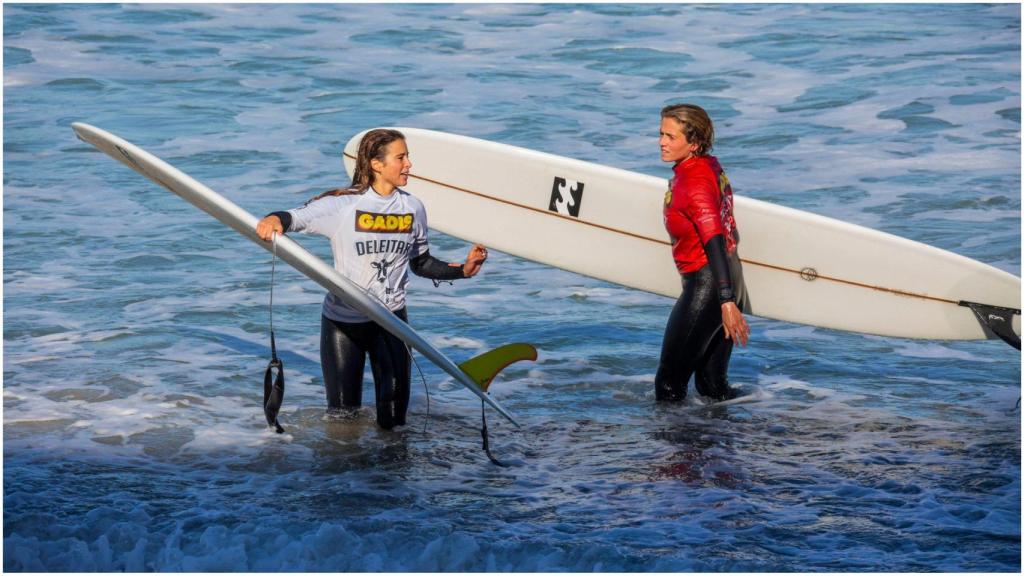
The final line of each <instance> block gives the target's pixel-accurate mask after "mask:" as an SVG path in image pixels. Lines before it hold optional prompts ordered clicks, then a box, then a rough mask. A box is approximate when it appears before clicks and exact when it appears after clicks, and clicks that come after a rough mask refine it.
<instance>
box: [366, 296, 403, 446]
mask: <svg viewBox="0 0 1024 576" xmlns="http://www.w3.org/2000/svg"><path fill="white" fill-rule="evenodd" d="M395 315H396V316H398V317H399V318H401V319H402V321H403V322H408V317H407V315H406V311H405V309H404V308H403V309H401V310H398V311H396V312H395ZM374 327H375V328H376V332H377V334H376V337H375V338H374V341H373V345H372V346H371V347H370V348H369V353H370V370H371V371H372V372H373V383H374V390H375V392H376V399H377V424H378V425H379V426H380V427H381V428H385V429H390V428H393V427H395V426H402V425H404V424H405V415H406V412H407V411H408V409H409V393H410V380H411V372H410V358H409V350H408V348H406V347H405V343H404V342H402V341H401V340H400V339H398V338H397V337H396V336H394V335H392V334H391V333H390V332H388V331H387V330H384V329H383V328H381V327H380V326H378V325H377V324H374Z"/></svg>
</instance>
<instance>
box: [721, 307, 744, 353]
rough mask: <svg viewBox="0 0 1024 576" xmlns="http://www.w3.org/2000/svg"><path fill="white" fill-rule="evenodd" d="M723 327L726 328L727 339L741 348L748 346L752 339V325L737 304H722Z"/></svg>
mask: <svg viewBox="0 0 1024 576" xmlns="http://www.w3.org/2000/svg"><path fill="white" fill-rule="evenodd" d="M722 327H723V328H725V337H726V338H727V339H729V340H732V341H733V342H735V343H737V344H739V345H740V346H746V345H747V340H749V339H750V325H748V324H747V320H746V319H745V318H744V317H743V312H740V309H739V307H738V306H736V303H735V302H726V303H725V304H722Z"/></svg>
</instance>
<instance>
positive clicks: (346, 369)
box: [320, 316, 376, 410]
mask: <svg viewBox="0 0 1024 576" xmlns="http://www.w3.org/2000/svg"><path fill="white" fill-rule="evenodd" d="M375 326H376V325H375V324H373V323H372V322H355V323H349V322H338V321H336V320H331V319H330V318H328V317H326V316H321V317H320V366H321V368H322V369H323V373H324V388H325V389H326V392H327V408H328V409H329V410H330V409H335V410H336V409H339V408H341V407H342V406H347V407H350V408H358V407H359V406H362V404H363V367H364V366H365V365H366V351H367V348H368V346H369V345H371V344H372V343H373V342H374V341H375V339H376V331H375V330H374V329H373V328H374V327H375Z"/></svg>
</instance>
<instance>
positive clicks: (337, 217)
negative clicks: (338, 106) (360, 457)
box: [256, 129, 487, 429]
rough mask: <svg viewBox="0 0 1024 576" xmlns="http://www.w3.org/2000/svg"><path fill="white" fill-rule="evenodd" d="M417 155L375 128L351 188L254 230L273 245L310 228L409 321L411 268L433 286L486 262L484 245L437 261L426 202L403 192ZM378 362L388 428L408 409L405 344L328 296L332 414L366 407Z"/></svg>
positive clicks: (381, 418) (347, 272) (338, 264)
mask: <svg viewBox="0 0 1024 576" xmlns="http://www.w3.org/2000/svg"><path fill="white" fill-rule="evenodd" d="M411 168H412V162H410V160H409V149H408V147H407V146H406V142H405V136H404V135H402V133H401V132H399V131H397V130H388V129H378V130H371V131H369V132H367V133H366V134H365V135H364V136H363V138H362V140H361V141H360V143H359V152H358V154H357V158H356V168H355V171H354V172H353V176H352V183H351V185H350V186H349V187H348V188H339V189H335V190H329V191H327V192H324V193H323V194H320V195H318V196H316V197H314V198H312V199H310V200H309V201H308V202H306V203H305V204H304V205H303V206H300V207H298V208H295V209H292V210H288V211H286V212H274V213H272V214H270V215H268V216H266V217H265V218H264V219H263V220H261V221H260V222H259V224H258V225H257V227H256V232H257V234H259V236H260V238H263V239H264V240H266V241H270V240H272V239H273V235H274V234H275V233H276V234H283V233H285V232H306V233H309V234H317V235H321V236H326V237H327V238H329V239H330V241H331V250H332V252H333V254H334V267H335V269H337V270H338V272H340V273H341V274H343V275H344V276H346V277H347V278H348V279H349V280H352V281H353V282H355V283H356V284H358V285H360V286H362V287H363V288H365V289H366V291H367V292H369V293H370V294H371V295H373V296H375V297H376V298H378V299H379V300H380V301H381V302H382V303H383V304H384V305H385V306H387V307H388V308H389V309H390V310H391V311H392V312H394V313H395V315H396V316H398V317H399V318H401V319H402V320H403V321H408V317H407V314H406V310H405V291H406V286H407V284H408V282H409V270H412V272H413V273H414V274H416V275H418V276H423V277H426V278H431V279H434V280H455V279H458V278H470V277H472V276H475V275H476V274H477V272H479V271H480V268H481V266H483V263H484V261H485V260H487V250H486V249H485V248H484V247H483V246H481V245H479V244H477V245H475V246H473V248H472V249H470V251H469V255H468V256H467V258H466V262H465V263H463V264H461V265H460V264H449V263H447V262H442V261H440V260H438V259H436V258H434V257H433V256H431V255H430V250H429V246H428V243H427V214H426V211H425V209H424V207H423V203H422V202H420V201H419V200H418V199H417V198H416V197H414V196H412V195H410V194H409V193H408V192H406V191H404V190H402V189H401V187H402V186H405V185H406V184H408V181H409V170H410V169H411ZM367 356H369V357H370V369H371V371H372V372H373V381H374V389H375V392H376V402H377V423H378V424H379V425H380V426H381V427H382V428H385V429H390V428H392V427H394V426H401V425H404V424H405V417H406V411H407V410H408V407H409V387H410V386H409V383H410V369H409V363H410V358H409V351H408V349H407V348H406V346H405V344H404V343H403V342H402V341H401V340H399V339H398V338H397V337H395V336H393V335H392V334H390V333H389V332H387V331H386V330H384V329H383V328H381V327H380V326H379V325H377V324H376V323H375V322H373V321H371V320H370V319H369V318H367V317H366V316H364V315H363V314H361V313H360V312H358V311H356V310H355V309H353V308H351V307H350V306H348V305H347V304H345V302H343V301H342V300H341V299H340V298H338V297H336V296H334V295H333V294H330V293H328V294H327V297H326V298H325V299H324V304H323V314H322V319H321V325H320V363H321V366H322V368H323V375H324V385H325V387H326V392H327V412H328V414H334V413H339V412H342V411H343V410H344V409H345V408H348V409H352V408H357V407H359V406H360V405H361V404H362V395H363V367H364V366H365V361H366V357H367Z"/></svg>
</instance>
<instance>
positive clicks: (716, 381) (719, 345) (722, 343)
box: [693, 253, 747, 401]
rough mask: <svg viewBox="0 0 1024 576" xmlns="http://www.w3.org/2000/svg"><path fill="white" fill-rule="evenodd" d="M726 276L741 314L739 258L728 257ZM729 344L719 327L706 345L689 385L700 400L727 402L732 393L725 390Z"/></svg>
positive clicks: (743, 291) (743, 297)
mask: <svg viewBox="0 0 1024 576" xmlns="http://www.w3.org/2000/svg"><path fill="white" fill-rule="evenodd" d="M728 260H729V274H730V275H731V276H732V281H733V286H734V292H735V294H736V305H737V306H739V308H740V310H743V309H744V307H745V305H746V299H747V290H746V285H745V284H744V282H743V266H742V264H741V263H740V259H739V255H737V254H735V253H733V254H730V255H729V259H728ZM719 322H721V306H719ZM732 348H733V341H732V340H727V339H726V338H725V329H724V328H722V327H721V326H720V327H719V329H718V331H717V332H716V333H715V334H714V336H712V337H711V339H710V340H709V341H708V345H707V349H706V350H705V351H704V354H703V357H702V358H701V362H700V365H699V366H698V367H697V374H696V376H695V377H694V379H693V384H694V386H695V387H696V388H697V392H698V393H699V394H700V395H702V396H707V397H709V398H714V399H715V400H719V401H721V400H731V399H733V398H735V397H736V391H735V390H734V389H733V388H731V387H730V386H729V358H730V357H731V356H732Z"/></svg>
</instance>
